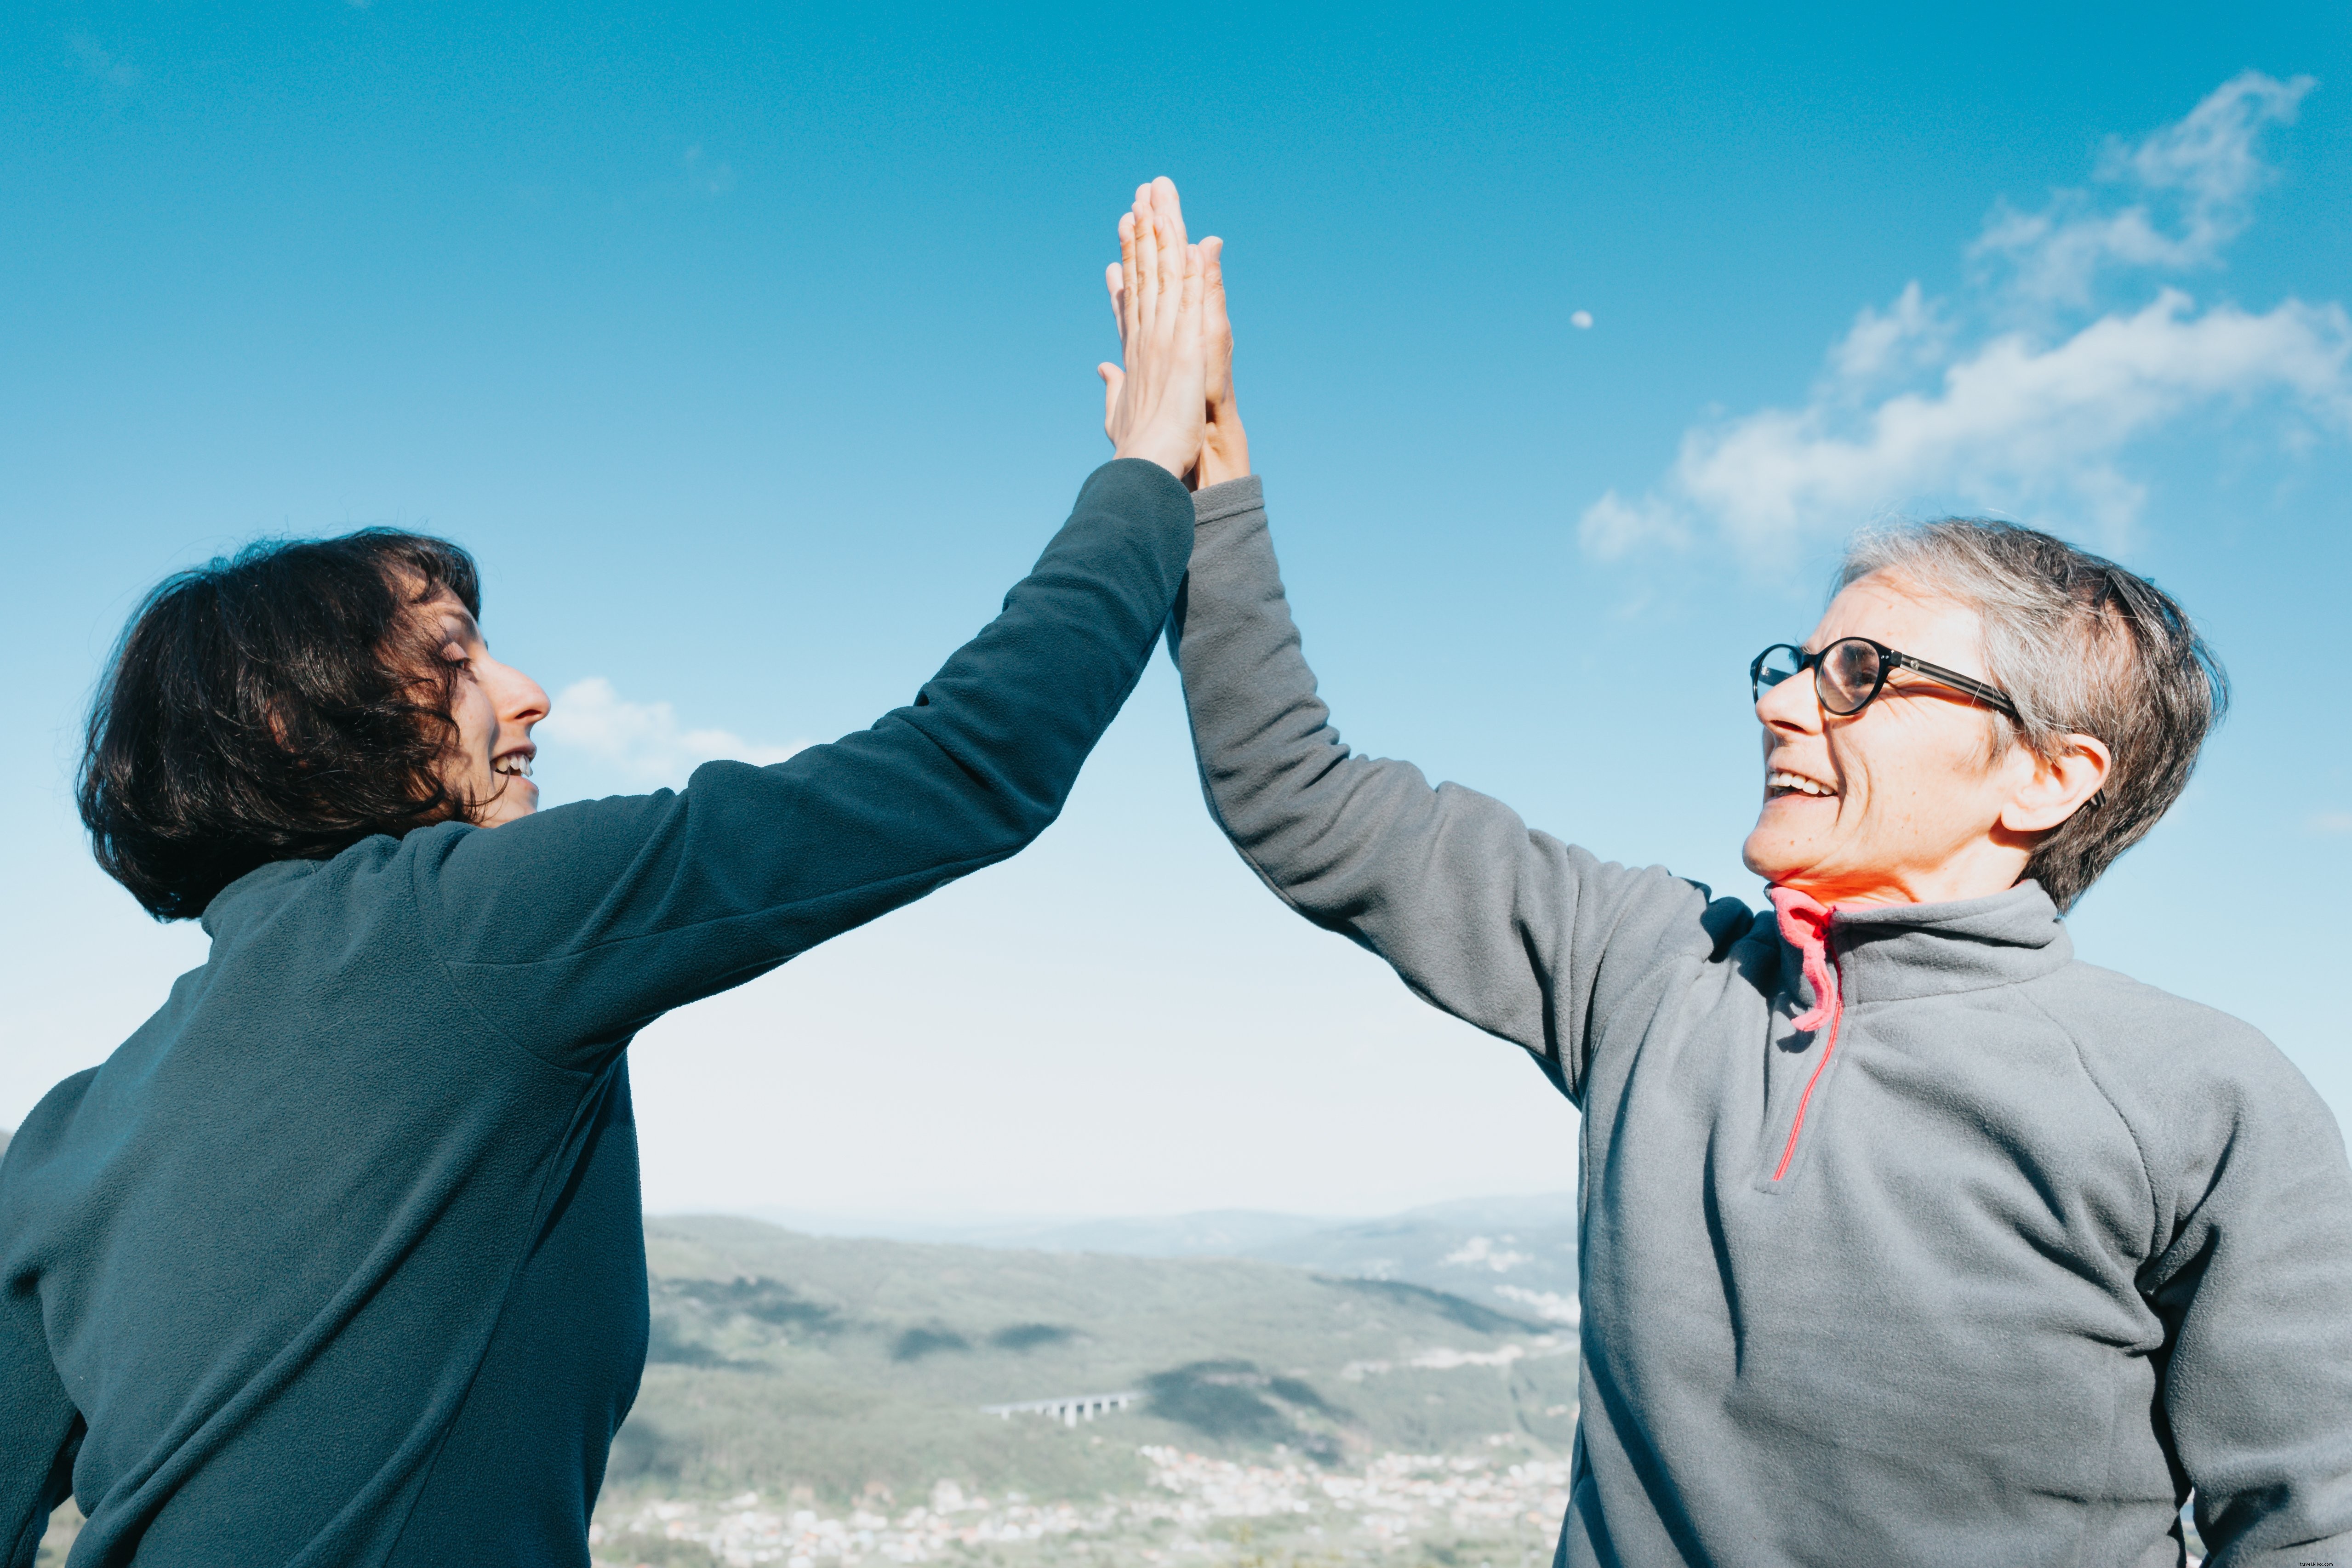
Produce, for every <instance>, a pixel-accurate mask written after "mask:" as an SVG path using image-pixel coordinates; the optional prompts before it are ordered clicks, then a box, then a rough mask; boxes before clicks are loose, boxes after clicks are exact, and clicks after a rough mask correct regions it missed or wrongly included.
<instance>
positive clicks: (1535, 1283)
mask: <svg viewBox="0 0 2352 1568" xmlns="http://www.w3.org/2000/svg"><path fill="white" fill-rule="evenodd" d="M760 1218H765V1219H772V1220H773V1221H775V1222H776V1223H778V1224H781V1225H784V1226H787V1227H789V1228H793V1229H795V1230H800V1231H804V1232H808V1233H811V1234H815V1235H829V1236H838V1237H868V1238H875V1239H889V1240H898V1241H924V1242H949V1243H954V1244H958V1245H962V1246H968V1247H982V1248H990V1249H1016V1250H1026V1251H1038V1252H1055V1253H1073V1252H1075V1253H1101V1254H1108V1255H1112V1256H1121V1257H1137V1258H1240V1259H1251V1260H1257V1261H1261V1262H1269V1263H1286V1264H1289V1265H1291V1266H1293V1267H1296V1268H1304V1269H1311V1270H1315V1271H1316V1272H1318V1273H1322V1274H1328V1275H1334V1276H1339V1277H1343V1278H1363V1279H1372V1280H1395V1281H1403V1282H1406V1283H1410V1284H1415V1285H1423V1286H1426V1287H1428V1288H1429V1289H1431V1290H1436V1291H1449V1292H1451V1293H1453V1294H1455V1295H1459V1296H1462V1297H1464V1298H1465V1299H1467V1300H1470V1301H1476V1302H1478V1303H1479V1304H1481V1305H1483V1306H1487V1307H1491V1308H1493V1309H1495V1310H1496V1311H1497V1312H1507V1313H1513V1314H1516V1315H1517V1316H1521V1317H1528V1318H1534V1319H1538V1320H1540V1321H1543V1322H1552V1323H1560V1324H1567V1325H1571V1326H1572V1325H1573V1324H1574V1323H1575V1322H1576V1321H1577V1307H1576V1293H1577V1273H1576V1196H1575V1194H1573V1193H1548V1194H1541V1195H1536V1196H1528V1197H1480V1198H1467V1199H1463V1200H1460V1201H1457V1202H1452V1203H1441V1204H1432V1205H1428V1206H1426V1207H1420V1208H1413V1209H1408V1210H1406V1211H1405V1212H1403V1213H1402V1214H1396V1215H1391V1216H1388V1217H1386V1218H1378V1219H1352V1220H1342V1219H1328V1218H1310V1217H1307V1216H1303V1215H1292V1214H1274V1213H1267V1212H1264V1211H1260V1210H1255V1209H1216V1210H1209V1211H1206V1212H1202V1213H1198V1214H1181V1215H1174V1216H1168V1217H1161V1218H1134V1219H1075V1220H962V1221H955V1220H929V1221H927V1220H903V1221H889V1220H874V1219H870V1218H842V1217H835V1216H826V1215H821V1214H807V1213H799V1212H794V1211H788V1210H767V1211H763V1212H762V1213H761V1216H760Z"/></svg>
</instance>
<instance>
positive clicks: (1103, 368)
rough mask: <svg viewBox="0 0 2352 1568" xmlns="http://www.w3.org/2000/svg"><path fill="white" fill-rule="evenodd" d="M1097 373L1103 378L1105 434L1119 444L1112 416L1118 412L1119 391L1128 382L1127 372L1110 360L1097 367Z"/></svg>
mask: <svg viewBox="0 0 2352 1568" xmlns="http://www.w3.org/2000/svg"><path fill="white" fill-rule="evenodd" d="M1095 374H1097V375H1098V376H1100V377H1102V379H1103V434H1105V435H1108V436H1109V437H1110V439H1111V444H1112V445H1114V446H1116V445H1117V444H1118V431H1116V430H1114V429H1113V428H1111V416H1112V415H1114V414H1116V413H1118V392H1119V389H1120V388H1121V387H1123V386H1125V385H1126V384H1127V372H1126V371H1123V370H1120V369H1119V368H1118V366H1117V365H1114V364H1111V363H1109V362H1108V361H1106V362H1104V363H1102V364H1099V365H1097V366H1096V367H1095Z"/></svg>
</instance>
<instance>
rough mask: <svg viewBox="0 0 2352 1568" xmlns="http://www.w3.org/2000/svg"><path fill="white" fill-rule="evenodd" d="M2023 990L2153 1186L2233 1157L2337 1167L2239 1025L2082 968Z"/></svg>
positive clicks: (2317, 1126) (2326, 1134)
mask: <svg viewBox="0 0 2352 1568" xmlns="http://www.w3.org/2000/svg"><path fill="white" fill-rule="evenodd" d="M2024 989H2025V991H2026V994H2027V996H2028V998H2030V999H2031V1000H2032V1002H2033V1003H2034V1005H2035V1006H2036V1007H2038V1008H2039V1009H2041V1010H2042V1012H2044V1013H2045V1014H2047V1015H2048V1016H2049V1018H2050V1019H2051V1020H2052V1021H2053V1023H2055V1024H2056V1025H2057V1026H2058V1027H2059V1028H2060V1029H2061V1030H2064V1032H2065V1033H2066V1035H2067V1036H2068V1038H2069V1039H2070V1040H2072V1041H2073V1043H2074V1049H2075V1051H2076V1052H2077V1054H2078V1055H2079V1056H2080V1058H2081V1060H2082V1063H2083V1067H2084V1071H2086V1072H2087V1073H2088V1074H2089V1075H2090V1076H2091V1078H2092V1080H2093V1081H2094V1082H2095V1083H2096V1084H2097V1085H2098V1088H2099V1090H2100V1092H2102V1093H2103V1094H2105V1096H2106V1098H2107V1099H2108V1101H2109V1102H2110V1103H2112V1104H2113V1105H2114V1106H2115V1108H2116V1113H2118V1114H2119V1115H2121V1116H2122V1117H2123V1119H2124V1121H2125V1122H2126V1124H2128V1125H2129V1127H2130V1128H2131V1131H2132V1133H2133V1135H2134V1136H2135V1137H2136V1138H2137V1140H2138V1141H2139V1144H2140V1146H2141V1149H2142V1151H2143V1153H2144V1154H2145V1155H2147V1159H2148V1162H2149V1166H2150V1174H2151V1176H2158V1177H2160V1176H2162V1174H2163V1173H2165V1172H2167V1171H2170V1172H2172V1173H2174V1174H2175V1175H2176V1176H2183V1177H2187V1176H2192V1174H2195V1173H2202V1174H2204V1175H2206V1176H2210V1174H2211V1173H2212V1172H2213V1171H2214V1170H2215V1169H2216V1167H2217V1166H2218V1164H2219V1163H2220V1162H2221V1161H2222V1160H2223V1159H2225V1158H2227V1157H2230V1156H2231V1155H2232V1154H2240V1155H2249V1156H2253V1157H2255V1158H2257V1159H2258V1160H2260V1159H2261V1158H2262V1156H2263V1155H2264V1153H2265V1152H2268V1153H2273V1154H2280V1155H2284V1153H2285V1152H2286V1151H2288V1150H2290V1149H2300V1150H2303V1151H2305V1152H2306V1153H2308V1154H2312V1155H2319V1154H2325V1155H2328V1156H2330V1157H2332V1158H2333V1159H2334V1160H2335V1161H2336V1162H2338V1163H2340V1162H2341V1160H2342V1158H2343V1140H2342V1134H2341V1133H2340V1131H2339V1130H2338V1129H2337V1127H2336V1118H2335V1115H2334V1113H2331V1112H2330V1111H2329V1110H2328V1108H2327V1105H2326V1102H2325V1101H2323V1100H2322V1099H2321V1098H2320V1097H2319V1093H2318V1092H2317V1091H2316V1090H2315V1089H2314V1088H2313V1087H2312V1086H2311V1082H2310V1080H2308V1079H2306V1078H2305V1076H2304V1075H2303V1072H2302V1071H2301V1070H2299V1069H2298V1068H2297V1067H2296V1066H2295V1065H2294V1062H2292V1061H2288V1060H2287V1057H2286V1053H2285V1052H2284V1051H2281V1050H2279V1048H2278V1047H2277V1046H2276V1045H2274V1044H2273V1043H2272V1041H2271V1040H2270V1039H2269V1037H2267V1036H2266V1035H2264V1034H2263V1032H2262V1030H2258V1029H2256V1028H2254V1026H2253V1025H2252V1024H2250V1023H2248V1022H2246V1021H2245V1020H2244V1019H2240V1018H2234V1017H2232V1016H2231V1015H2230V1014H2228V1013H2225V1012H2223V1011H2221V1009H2218V1008H2211V1007H2207V1006H2206V1005H2204V1004H2203V1003H2201V1002H2193V1001H2190V1000H2189V998H2186V997H2179V996H2175V995H2173V994H2172V993H2171V992H2169V991H2167V990H2164V989H2162V988H2159V987H2156V986H2151V985H2148V984H2147V983H2145V982H2144V981H2140V980H2135V979H2133V978H2131V977H2129V976H2127V975H2120V974H2117V973H2116V972H2115V971H2114V970H2112V969H2103V968H2100V967H2098V966H2096V965H2094V964H2084V963H2081V962H2074V963H2070V964H2067V965H2065V966H2064V967H2062V968H2060V969H2058V970H2057V971H2055V972H2054V973H2053V974H2051V975H2048V976H2046V977H2043V978H2042V979H2041V980H2038V981H2034V982H2032V983H2030V984H2029V985H2028V986H2027V987H2026V988H2024Z"/></svg>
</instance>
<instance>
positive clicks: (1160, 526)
mask: <svg viewBox="0 0 2352 1568" xmlns="http://www.w3.org/2000/svg"><path fill="white" fill-rule="evenodd" d="M1174 197H1175V192H1174V188H1173V187H1172V186H1171V187H1168V189H1167V191H1166V199H1165V201H1164V203H1158V204H1155V205H1154V207H1153V209H1152V211H1151V213H1150V215H1149V217H1148V220H1147V222H1146V225H1145V229H1146V233H1145V235H1144V239H1143V241H1142V242H1141V243H1140V244H1139V249H1140V251H1141V252H1142V255H1141V258H1140V259H1141V265H1142V267H1143V272H1142V275H1141V277H1140V279H1139V288H1138V290H1137V293H1138V295H1139V299H1138V302H1137V306H1136V309H1135V312H1134V319H1133V320H1132V321H1131V323H1130V329H1129V334H1128V342H1127V366H1126V374H1125V376H1124V378H1123V380H1124V383H1125V384H1124V394H1123V398H1122V401H1121V403H1120V406H1119V409H1118V418H1119V441H1118V452H1119V454H1120V455H1119V456H1118V457H1117V458H1115V459H1114V460H1113V461H1112V462H1110V463H1109V464H1107V465H1105V466H1103V467H1102V468H1101V469H1099V470H1097V472H1096V473H1095V475H1094V476H1093V477H1091V478H1090V479H1088V480H1087V484H1086V487H1085V488H1084V489H1083V490H1082V491H1081V492H1080V493H1079V497H1078V504H1077V507H1076V510H1075V511H1074V512H1073V513H1072V514H1071V517H1070V519H1069V521H1068V522H1067V523H1066V524H1065V525H1064V526H1063V528H1062V529H1061V531H1060V532H1059V533H1058V534H1056V535H1055V538H1054V540H1053V542H1052V543H1051V544H1049V545H1047V546H1046V548H1045V554H1044V555H1043V556H1041V557H1040V558H1039V559H1038V561H1037V565H1036V567H1035V569H1034V570H1032V571H1031V572H1030V574H1029V575H1028V577H1026V578H1025V579H1024V580H1022V581H1021V582H1020V583H1018V584H1017V585H1015V586H1014V588H1013V591H1012V592H1010V593H1009V594H1007V595H1006V597H1005V600H1004V608H1003V613H1002V614H1000V615H999V616H998V617H997V618H996V620H995V621H994V622H991V623H990V625H989V626H988V627H987V628H986V629H985V630H983V631H982V632H981V633H980V634H979V635H978V636H977V637H974V638H973V639H972V640H971V642H970V643H966V644H965V645H964V646H963V647H962V648H961V650H959V651H958V652H957V653H956V654H955V655H954V657H952V658H950V660H949V661H948V662H947V664H945V665H944V666H943V667H942V668H941V669H940V673H939V674H937V675H936V676H934V677H933V678H932V679H931V680H930V681H929V683H928V684H927V685H924V687H923V688H922V690H921V692H920V693H919V694H918V695H917V696H916V698H915V700H914V702H913V703H912V704H911V705H910V706H906V707H902V708H898V709H896V710H894V711H892V712H890V713H888V714H886V715H884V716H882V718H881V719H879V720H878V721H877V722H876V724H875V725H874V726H873V727H871V728H870V729H866V730H861V731H859V732H857V733H856V734H853V735H849V736H845V737H842V738H841V739H840V740H838V741H835V742H834V743H833V744H831V745H829V746H818V747H810V748H809V749H807V750H805V751H803V752H801V753H799V754H798V755H796V756H794V757H793V758H791V759H789V760H788V761H784V762H780V763H777V764H776V765H774V766H773V767H770V768H752V767H749V766H746V765H744V764H742V763H736V762H714V763H710V764H709V765H707V766H705V767H703V768H698V770H697V771H696V772H695V774H694V777H693V779H691V780H690V782H689V783H688V788H687V789H685V790H684V791H683V792H680V793H677V794H672V793H670V792H668V791H667V790H665V791H662V792H660V793H657V794H655V795H650V796H640V797H631V798H620V799H614V800H600V801H594V802H583V803H582V804H579V805H573V806H564V807H559V808H557V809H555V810H550V811H545V812H541V813H540V814H539V815H538V816H535V817H530V818H527V819H524V820H523V821H518V822H514V823H510V824H509V825H508V826H505V827H502V828H499V829H497V830H495V831H478V830H467V829H463V828H455V827H443V828H436V829H431V830H427V831H425V832H423V833H419V834H413V835H411V838H410V841H408V843H407V844H406V845H404V854H405V855H407V856H409V857H410V858H411V860H412V862H413V871H414V874H415V878H416V887H417V894H418V898H419V900H420V902H421V903H422V904H424V906H425V916H426V922H427V925H428V928H429V931H430V934H431V935H432V936H434V937H435V938H436V945H437V946H439V948H440V950H441V951H442V953H443V954H444V955H445V956H446V966H447V968H448V971H449V973H450V975H451V977H452V979H453V981H454V982H455V983H456V984H457V986H458V987H459V988H461V989H462V990H463V991H464V992H465V993H466V994H467V997H468V998H470V999H471V1000H472V1001H473V1003H474V1005H475V1007H476V1009H477V1010H478V1011H479V1012H481V1013H482V1014H483V1015H484V1017H485V1018H486V1019H488V1020H489V1021H490V1022H491V1023H492V1024H493V1025H494V1026H495V1027H496V1028H497V1029H498V1030H499V1031H500V1032H501V1033H503V1034H505V1035H506V1036H507V1037H508V1038H509V1039H513V1040H517V1041H519V1042H521V1043H524V1044H527V1045H528V1046H529V1047H530V1049H532V1050H534V1051H539V1052H540V1053H541V1055H543V1056H546V1057H548V1058H549V1059H551V1060H552V1061H557V1062H559V1063H561V1064H563V1065H567V1066H578V1067H583V1068H584V1067H592V1066H593V1065H594V1064H595V1063H597V1062H598V1061H602V1060H604V1059H605V1058H607V1057H608V1056H609V1054H610V1053H611V1051H613V1050H614V1049H616V1048H617V1046H618V1045H619V1044H621V1043H623V1042H625V1040H626V1039H627V1037H628V1036H629V1035H630V1034H631V1033H633V1032H634V1031H635V1030H637V1029H639V1028H641V1027H643V1025H644V1024H646V1022H648V1021H650V1020H651V1019H653V1018H655V1017H656V1016H657V1015H658V1014H660V1013H661V1012H663V1011H665V1010H667V1009H671V1008H675V1007H677V1006H680V1005H682V1004H683V1003H686V1002H689V1001H693V1000H695V999H696V998H699V997H704V996H709V995H710V994H711V993H713V992H716V991H719V990H723V989H726V988H729V987H730V986H735V985H739V984H740V983H742V982H743V981H745V980H748V979H751V977H754V976H757V975H760V974H761V973H764V972H765V971H766V970H768V969H771V968H773V967H775V966H776V965H778V964H781V963H782V962H783V961H784V960H785V959H787V958H790V957H791V956H793V955H794V954H797V953H800V952H803V951H805V950H806V949H807V948H809V947H812V946H815V945H816V944H817V943H820V942H823V941H824V940H825V939H826V938H828V937H831V936H836V935H838V934H839V933H841V932H843V931H846V930H848V929H849V928H851V927H852V926H855V925H862V924H863V923H865V922H866V921H868V920H871V919H873V918H874V917H876V916H877V915H881V914H884V913H886V912H887V911H888V910H891V909H895V908H897V907H898V905H900V904H907V903H909V902H911V901H912V900H914V899H917V898H920V897H921V896H922V895H923V894H927V893H929V892H930V891H932V890H933V889H934V888H937V887H939V886H940V885H942V884H943V883H948V882H950V881H952V880H954V879H955V878H957V877H960V876H963V875H965V874H967V873H971V872H973V871H976V870H978V869H980V868H981V867H982V866H986V865H989V864H992V863H993V862H997V861H1001V860H1003V859H1004V858H1006V857H1007V856H1009V855H1011V854H1013V853H1014V852H1017V851H1018V850H1020V849H1021V848H1022V847H1023V846H1024V845H1026V844H1027V843H1028V842H1029V841H1031V840H1033V839H1034V838H1035V837H1036V836H1037V834H1039V833H1040V832H1042V831H1045V827H1046V826H1047V825H1048V824H1049V823H1051V822H1052V821H1053V820H1054V819H1055V816H1056V815H1057V814H1059V812H1060V810H1061V809H1062V802H1063V801H1064V800H1065V799H1066V797H1067V796H1068V793H1069V790H1070V787H1071V785H1072V784H1073V783H1074V782H1075V781H1076V778H1077V773H1078V768H1079V766H1080V764H1081V763H1083V762H1084V761H1085V759H1086V757H1087V753H1088V752H1089V751H1091V750H1092V749H1093V747H1094V745H1095V742H1096V741H1097V739H1098V738H1099V737H1101V735H1102V732H1103V730H1104V729H1105V728H1106V727H1108V725H1109V724H1110V721H1111V719H1112V718H1113V717H1114V716H1116V715H1117V714H1118V709H1119V706H1120V705H1121V704H1122V703H1123V702H1125V700H1126V698H1127V695H1128V693H1129V690H1131V689H1132V688H1133V686H1134V685H1135V682H1136V680H1137V678H1138V677H1139V675H1140V674H1141V673H1142V669H1143V665H1144V664H1145V662H1146V661H1147V660H1149V659H1150V656H1151V649H1152V646H1153V644H1154V643H1156V642H1157V641H1158V639H1159V634H1160V627H1161V625H1162V624H1163V623H1164V622H1165V621H1166V620H1167V615H1168V610H1169V606H1170V603H1171V601H1172V600H1173V599H1174V597H1175V592H1176V585H1177V583H1178V581H1179V580H1181V576H1182V574H1183V570H1184V561H1185V559H1186V555H1187V552H1188V549H1189V547H1190V543H1191V536H1192V503H1191V500H1190V498H1189V497H1187V496H1186V495H1185V493H1184V489H1183V486H1182V485H1181V482H1180V481H1179V479H1178V477H1177V476H1178V475H1179V474H1181V473H1182V472H1184V471H1186V470H1189V469H1190V468H1191V467H1192V465H1193V464H1194V462H1195V460H1196V457H1197V454H1198V452H1199V449H1200V441H1201V431H1202V418H1203V408H1204V392H1203V391H1202V385H1203V371H1202V354H1201V334H1200V293H1199V291H1200V266H1199V253H1198V251H1197V250H1196V249H1195V248H1193V247H1192V246H1189V245H1188V244H1187V243H1186V241H1185V238H1184V234H1183V228H1182V218H1181V213H1180V212H1179V211H1178V210H1177V209H1176V207H1175V203H1174Z"/></svg>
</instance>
